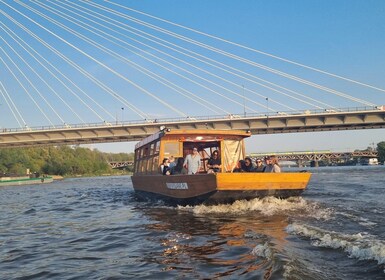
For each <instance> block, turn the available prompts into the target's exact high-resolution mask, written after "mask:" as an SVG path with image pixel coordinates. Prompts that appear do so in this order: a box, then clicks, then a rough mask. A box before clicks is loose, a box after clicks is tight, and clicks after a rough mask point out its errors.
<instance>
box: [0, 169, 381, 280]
mask: <svg viewBox="0 0 385 280" xmlns="http://www.w3.org/2000/svg"><path fill="white" fill-rule="evenodd" d="M311 171H312V172H313V176H312V179H311V182H310V184H309V186H308V189H307V190H306V191H305V193H304V194H303V196H302V197H299V198H289V199H285V200H280V199H275V198H266V199H262V200H259V199H255V200H252V201H239V202H236V203H234V204H232V205H218V206H195V207H168V206H165V205H163V204H162V202H160V201H159V202H156V203H150V202H139V201H137V200H136V198H135V195H134V191H133V189H132V184H131V181H130V178H129V177H128V176H122V177H100V178H76V179H65V180H63V181H58V182H54V183H53V184H47V185H39V186H38V185H35V186H17V187H3V188H0V201H1V208H0V279H385V272H384V269H385V267H384V264H385V219H384V217H385V202H384V201H385V192H384V189H385V176H384V175H385V167H384V166H378V167H372V166H368V167H333V168H318V169H311Z"/></svg>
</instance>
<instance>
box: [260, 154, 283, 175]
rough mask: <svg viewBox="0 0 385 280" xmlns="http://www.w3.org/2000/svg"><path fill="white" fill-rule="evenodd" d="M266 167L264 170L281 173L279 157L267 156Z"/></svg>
mask: <svg viewBox="0 0 385 280" xmlns="http://www.w3.org/2000/svg"><path fill="white" fill-rule="evenodd" d="M265 161H266V167H265V171H264V172H272V173H280V172H281V167H280V166H279V164H278V158H277V157H276V156H270V157H266V158H265Z"/></svg>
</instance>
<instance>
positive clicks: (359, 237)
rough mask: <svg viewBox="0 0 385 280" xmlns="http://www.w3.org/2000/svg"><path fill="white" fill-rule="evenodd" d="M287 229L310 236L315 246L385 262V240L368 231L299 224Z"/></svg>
mask: <svg viewBox="0 0 385 280" xmlns="http://www.w3.org/2000/svg"><path fill="white" fill-rule="evenodd" d="M286 231H287V232H288V233H291V234H296V235H300V236H304V237H307V238H310V239H311V240H312V245H314V246H317V247H326V248H333V249H342V250H344V251H345V252H347V253H348V254H349V257H354V258H357V259H359V260H375V261H377V262H378V264H385V243H384V241H382V240H378V239H375V237H374V236H371V235H369V234H367V233H357V234H342V233H338V232H333V231H331V232H328V231H326V230H323V229H320V228H317V227H311V226H305V225H299V224H292V225H289V226H287V228H286Z"/></svg>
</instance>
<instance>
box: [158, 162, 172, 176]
mask: <svg viewBox="0 0 385 280" xmlns="http://www.w3.org/2000/svg"><path fill="white" fill-rule="evenodd" d="M168 165H169V161H168V158H164V159H163V161H162V164H161V165H160V167H159V169H160V173H161V174H163V175H170V168H169V167H168ZM167 173H168V174H167Z"/></svg>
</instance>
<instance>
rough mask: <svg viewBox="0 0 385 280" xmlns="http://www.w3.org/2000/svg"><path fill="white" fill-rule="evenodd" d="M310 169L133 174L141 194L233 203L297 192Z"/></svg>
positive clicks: (193, 201)
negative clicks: (282, 171) (302, 170)
mask: <svg viewBox="0 0 385 280" xmlns="http://www.w3.org/2000/svg"><path fill="white" fill-rule="evenodd" d="M310 177H311V174H310V173H217V174H197V175H172V176H163V175H134V176H132V177H131V179H132V182H133V186H134V189H135V192H136V193H137V194H138V195H139V196H140V197H146V198H148V197H149V198H156V199H159V198H160V199H163V200H165V201H166V202H167V203H170V204H180V205H187V204H189V205H194V204H200V203H204V204H217V203H232V202H234V201H235V200H240V199H253V198H262V197H266V196H275V197H280V198H286V197H290V196H297V195H300V194H301V193H302V191H303V190H305V188H306V186H307V184H308V182H309V180H310Z"/></svg>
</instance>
